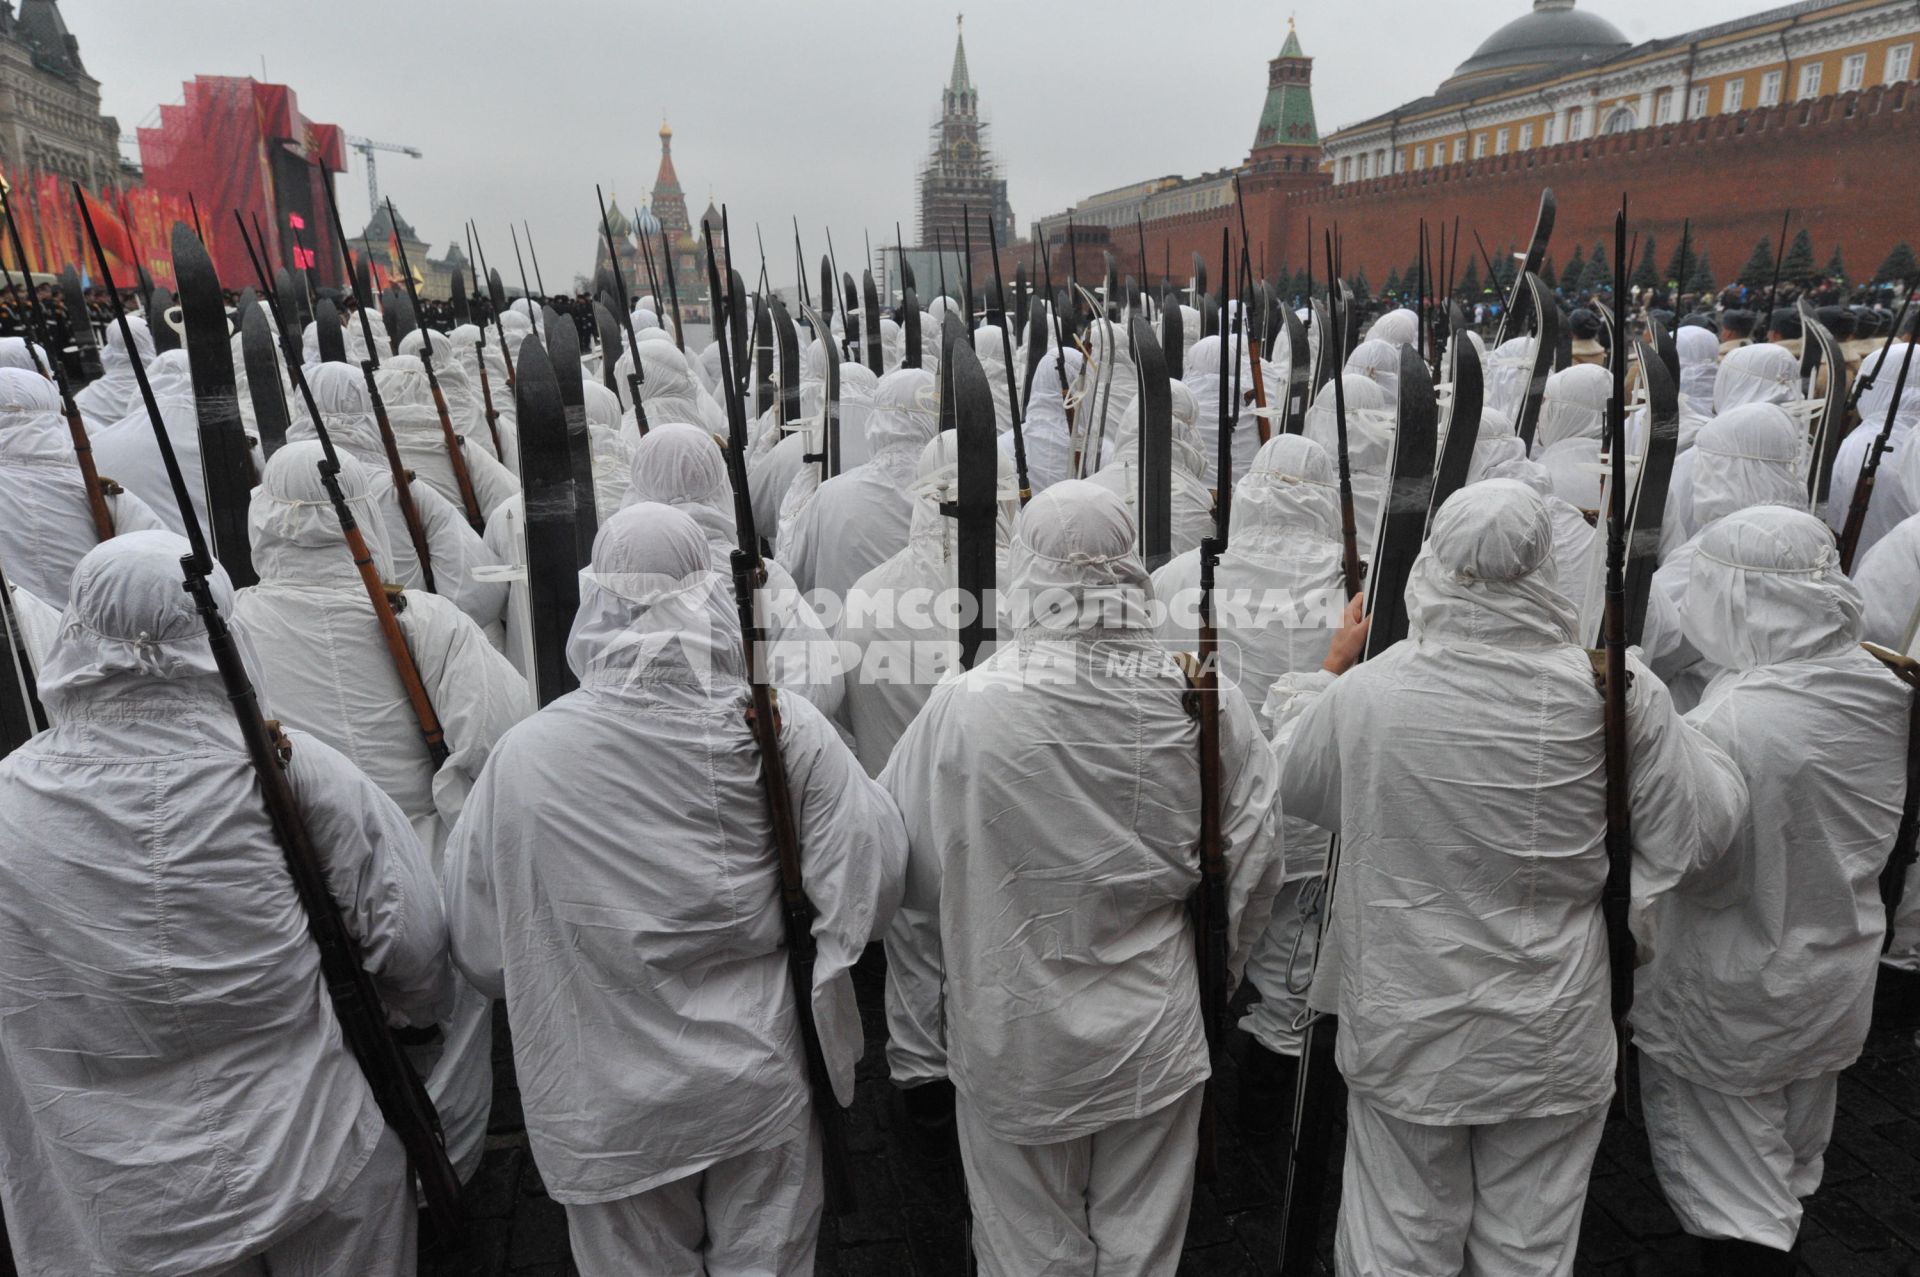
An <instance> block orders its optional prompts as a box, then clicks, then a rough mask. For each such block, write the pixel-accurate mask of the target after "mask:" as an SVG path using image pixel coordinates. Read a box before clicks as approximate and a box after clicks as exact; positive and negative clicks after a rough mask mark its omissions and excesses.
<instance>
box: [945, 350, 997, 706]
mask: <svg viewBox="0 0 1920 1277" xmlns="http://www.w3.org/2000/svg"><path fill="white" fill-rule="evenodd" d="M941 327H942V331H945V330H946V329H947V328H950V327H952V325H950V324H945V325H942V326H941ZM949 364H951V366H952V376H951V380H950V381H949V383H948V384H949V386H950V389H951V398H952V403H953V417H954V423H955V424H954V431H955V436H956V438H955V444H956V446H957V448H958V456H959V478H958V482H957V484H956V488H957V498H956V500H955V501H954V503H953V508H952V510H951V511H950V513H951V514H952V515H953V516H954V518H955V519H956V521H957V522H958V525H959V526H958V529H957V533H958V535H957V536H956V538H955V540H956V541H957V543H958V549H957V552H956V563H955V566H956V568H957V569H958V582H959V586H960V592H961V593H962V594H965V595H966V596H967V597H968V598H970V599H971V600H972V615H971V618H970V619H969V620H968V621H967V623H966V624H964V625H962V626H961V627H960V665H961V667H962V668H964V669H972V668H973V667H974V664H975V663H976V662H977V661H978V660H979V659H980V649H981V647H982V646H983V645H984V644H985V643H986V641H987V636H988V635H989V634H990V633H991V632H992V629H993V622H994V606H995V603H994V590H995V583H996V579H995V571H994V565H995V553H994V546H995V540H996V538H995V524H996V522H997V519H996V516H997V514H998V506H999V489H1000V448H999V440H998V436H999V429H998V427H997V425H996V424H995V421H994V412H993V389H992V387H991V386H989V385H988V383H987V372H986V369H985V368H983V367H982V366H981V364H980V359H979V356H977V355H975V354H974V352H973V343H972V342H970V341H967V340H965V339H964V338H962V337H956V338H955V339H954V342H953V345H952V347H951V348H950V350H949V354H948V356H947V358H946V359H944V360H943V361H942V363H941V367H942V369H943V370H944V369H945V368H946V367H947V366H948V365H949Z"/></svg>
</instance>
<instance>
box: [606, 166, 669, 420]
mask: <svg viewBox="0 0 1920 1277" xmlns="http://www.w3.org/2000/svg"><path fill="white" fill-rule="evenodd" d="M593 194H594V198H595V199H597V200H599V201H600V229H601V230H602V231H603V232H605V234H606V237H607V255H608V257H609V258H611V259H612V260H613V263H614V269H613V286H614V288H615V289H616V290H618V296H619V302H620V323H621V324H622V326H624V328H625V329H626V334H627V349H628V350H629V351H630V352H632V355H633V369H632V371H630V372H629V373H628V374H627V395H628V397H629V398H631V399H632V400H633V424H634V426H635V427H636V428H637V429H638V430H639V431H640V433H641V434H642V435H645V434H646V433H647V424H648V423H647V409H646V405H645V404H643V403H642V402H641V400H640V387H641V386H642V385H643V384H645V382H646V379H647V378H646V374H645V373H644V372H643V371H642V370H641V367H640V342H639V341H638V339H636V338H635V337H634V335H633V305H632V303H631V302H630V301H629V300H628V298H627V281H626V278H625V272H624V271H622V270H621V269H620V259H619V258H618V257H615V256H614V247H613V223H612V222H611V221H609V220H608V219H607V200H606V197H605V196H604V195H602V194H600V187H599V186H598V185H597V184H596V185H595V186H594V188H593ZM662 233H663V234H664V232H662ZM640 242H641V243H643V244H644V243H645V242H646V237H645V236H644V235H643V236H641V240H640ZM674 310H675V319H674V327H675V328H678V327H679V323H680V321H679V318H678V312H679V305H678V303H676V304H675V307H674ZM601 345H602V346H603V347H604V346H605V345H606V339H605V338H602V339H601ZM614 363H615V360H614V359H612V358H611V357H609V356H608V355H606V354H605V353H604V351H603V353H602V354H601V357H600V366H601V369H602V371H603V372H605V374H606V378H607V389H608V390H612V391H613V392H614V393H615V394H616V395H617V394H619V393H620V392H619V390H618V389H617V388H616V387H615V386H614V383H613V377H614Z"/></svg>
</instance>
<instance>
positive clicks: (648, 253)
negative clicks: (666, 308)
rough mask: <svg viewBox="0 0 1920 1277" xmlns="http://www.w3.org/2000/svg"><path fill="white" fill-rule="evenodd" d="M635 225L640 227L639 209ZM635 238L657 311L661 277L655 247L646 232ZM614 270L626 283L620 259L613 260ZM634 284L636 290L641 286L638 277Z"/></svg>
mask: <svg viewBox="0 0 1920 1277" xmlns="http://www.w3.org/2000/svg"><path fill="white" fill-rule="evenodd" d="M654 220H655V221H658V220H659V219H658V218H655V219H654ZM633 224H634V225H635V226H636V227H638V226H639V225H640V210H639V209H638V208H635V209H634V210H633ZM634 238H635V239H636V240H638V241H639V243H640V261H641V264H642V265H644V266H645V267H646V268H647V291H648V292H649V293H651V294H652V295H653V306H654V309H655V310H658V309H659V308H660V275H659V271H658V269H657V268H656V267H655V266H654V264H653V245H651V244H649V243H648V242H647V233H646V232H645V231H641V232H640V233H639V234H638V235H635V236H634ZM612 269H613V273H614V275H615V276H616V277H618V278H620V279H621V281H622V282H623V283H624V282H625V277H626V272H625V271H623V270H621V269H620V259H619V258H617V257H616V258H615V259H614V260H613V264H612ZM633 283H634V287H636V288H638V287H639V286H640V281H639V279H638V278H637V277H636V278H635V279H634V281H633Z"/></svg>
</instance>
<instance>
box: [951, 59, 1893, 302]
mask: <svg viewBox="0 0 1920 1277" xmlns="http://www.w3.org/2000/svg"><path fill="white" fill-rule="evenodd" d="M1242 181H1243V190H1242V193H1243V197H1244V199H1245V203H1246V215H1247V230H1248V233H1249V236H1250V238H1251V239H1252V241H1253V245H1254V249H1253V256H1254V260H1255V265H1256V266H1258V265H1259V261H1260V258H1261V255H1262V249H1264V250H1265V259H1266V271H1267V273H1268V274H1269V275H1271V274H1273V273H1274V272H1276V271H1278V270H1279V269H1280V268H1281V267H1282V266H1285V267H1286V268H1287V269H1289V270H1294V271H1297V270H1299V269H1301V268H1302V267H1303V266H1305V265H1306V262H1307V256H1306V254H1307V239H1308V229H1309V224H1311V228H1312V236H1313V240H1314V244H1313V253H1314V258H1313V262H1314V278H1315V279H1316V280H1324V279H1325V278H1326V265H1325V261H1324V251H1323V247H1322V244H1323V240H1322V234H1323V231H1324V230H1325V229H1326V228H1327V227H1329V226H1333V225H1336V224H1337V225H1338V226H1339V228H1340V232H1341V237H1342V241H1343V248H1342V252H1343V254H1344V258H1345V267H1346V270H1347V272H1348V274H1349V275H1351V274H1352V273H1353V272H1355V271H1357V270H1365V271H1366V273H1367V278H1368V279H1369V280H1371V281H1372V282H1373V284H1374V286H1375V287H1376V288H1377V287H1379V286H1380V285H1381V284H1382V283H1384V282H1385V280H1386V278H1387V274H1388V273H1389V272H1390V271H1398V270H1402V269H1404V268H1405V267H1406V266H1407V265H1408V263H1410V262H1411V261H1412V260H1413V258H1414V254H1415V249H1416V243H1415V241H1416V240H1417V238H1418V228H1419V221H1420V219H1421V218H1422V217H1425V218H1427V219H1428V220H1429V221H1430V222H1445V223H1446V224H1447V226H1448V227H1449V228H1451V226H1452V223H1453V219H1454V218H1455V217H1456V216H1457V217H1459V218H1460V227H1461V230H1460V238H1461V255H1462V260H1461V263H1460V267H1461V271H1462V272H1464V271H1465V268H1466V258H1467V257H1468V256H1469V255H1475V256H1477V252H1476V250H1475V249H1474V247H1473V232H1474V231H1475V230H1478V231H1479V232H1480V234H1481V236H1482V237H1483V238H1484V239H1485V240H1486V243H1487V248H1488V250H1489V251H1490V252H1493V253H1502V252H1505V251H1506V249H1507V248H1508V246H1509V245H1512V246H1514V247H1518V248H1524V247H1525V241H1526V237H1527V235H1528V234H1529V232H1530V231H1531V230H1532V228H1533V218H1534V212H1535V210H1536V208H1537V207H1538V205H1539V201H1540V189H1541V188H1542V187H1543V186H1551V187H1552V188H1553V191H1554V196H1555V198H1556V199H1557V200H1558V202H1559V208H1560V211H1559V218H1558V222H1557V224H1556V226H1555V228H1554V233H1553V244H1552V248H1551V250H1550V252H1551V256H1552V258H1553V261H1554V263H1555V264H1556V266H1564V265H1565V264H1566V262H1567V261H1568V259H1569V258H1571V257H1572V255H1573V251H1574V248H1575V247H1576V246H1577V247H1579V249H1580V250H1581V253H1582V255H1583V256H1584V255H1585V254H1587V253H1590V252H1592V250H1593V246H1594V245H1595V244H1597V243H1605V244H1606V245H1607V252H1608V255H1609V256H1611V255H1612V252H1613V248H1612V243H1613V215H1614V212H1615V210H1616V209H1618V208H1619V204H1620V196H1621V194H1622V193H1623V192H1624V193H1625V194H1626V195H1627V197H1628V202H1629V226H1630V231H1632V232H1637V233H1638V234H1639V236H1640V237H1641V239H1642V241H1644V240H1645V238H1646V237H1647V236H1649V235H1651V236H1653V237H1654V239H1655V240H1656V241H1657V245H1656V249H1655V254H1656V256H1657V258H1658V262H1657V265H1658V266H1659V267H1660V268H1661V269H1664V268H1665V267H1666V265H1667V262H1668V261H1669V260H1671V259H1672V257H1673V254H1674V252H1675V250H1677V249H1678V248H1679V246H1680V229H1681V223H1682V221H1683V220H1684V219H1687V218H1691V219H1692V221H1693V231H1692V236H1693V238H1692V242H1693V244H1694V246H1695V247H1696V248H1703V249H1705V250H1706V252H1707V253H1708V254H1709V256H1710V260H1711V263H1712V268H1713V275H1714V278H1715V279H1716V280H1717V281H1718V282H1719V283H1720V284H1721V286H1723V287H1724V286H1725V285H1726V284H1728V283H1730V282H1731V281H1732V280H1733V278H1734V277H1735V276H1736V275H1737V274H1739V272H1740V268H1741V267H1742V266H1744V265H1745V264H1746V261H1747V258H1748V257H1749V256H1751V255H1752V253H1753V247H1754V245H1755V244H1756V243H1758V242H1759V241H1760V240H1762V239H1768V240H1772V239H1774V238H1775V237H1777V236H1778V235H1779V234H1780V218H1781V215H1782V214H1783V213H1784V212H1786V211H1787V210H1789V209H1791V210H1792V212H1793V231H1794V232H1795V233H1797V232H1798V231H1799V229H1800V228H1801V227H1805V228H1806V229H1807V230H1808V231H1809V232H1810V233H1811V235H1812V236H1813V248H1814V256H1815V262H1816V264H1817V265H1822V266H1824V265H1825V264H1826V261H1827V259H1828V258H1829V257H1830V256H1831V255H1832V253H1833V249H1834V247H1835V245H1836V244H1838V245H1839V246H1840V247H1841V248H1842V249H1843V250H1844V252H1845V256H1846V262H1847V268H1848V271H1849V274H1850V275H1851V276H1852V277H1853V279H1854V280H1855V281H1856V282H1858V281H1861V280H1864V279H1867V278H1869V277H1871V275H1872V273H1873V271H1874V269H1875V268H1876V267H1878V266H1879V264H1880V261H1881V259H1882V258H1884V257H1885V256H1886V254H1887V251H1888V250H1889V249H1891V248H1892V247H1893V246H1894V245H1895V244H1897V243H1899V242H1901V241H1903V240H1904V241H1906V242H1909V243H1914V244H1916V246H1920V84H1912V83H1908V84H1899V85H1894V86H1892V87H1891V88H1882V87H1875V88H1872V89H1868V90H1865V91H1864V92H1861V93H1849V94H1843V95H1840V96H1836V97H1826V98H1821V99H1819V100H1817V101H1814V102H1797V103H1792V104H1789V105H1787V106H1783V107H1769V108H1764V109H1760V110H1754V111H1748V112H1744V113H1742V114H1737V115H1720V116H1713V117H1711V118H1708V119H1704V120H1694V121H1689V122H1686V123H1683V124H1675V125H1664V126H1660V127H1656V128H1650V129H1641V130H1639V131H1637V132H1633V133H1623V134H1617V135H1615V136H1612V137H1604V138H1590V139H1588V140H1586V141H1582V142H1568V143H1562V144H1561V145H1559V146H1552V147H1544V148H1541V149H1538V150H1533V151H1526V152H1521V153H1516V154H1512V155H1503V156H1489V157H1487V158H1485V159H1481V160H1475V161H1470V162H1466V163H1461V164H1453V165H1448V166H1446V167H1444V168H1437V169H1427V170H1425V171H1423V172H1419V173H1401V174H1398V175H1396V176H1393V177H1389V178H1377V179H1374V180H1372V181H1367V182H1352V183H1348V184H1346V185H1344V186H1333V185H1331V184H1330V179H1328V178H1327V177H1326V175H1323V174H1299V173H1285V174H1266V173H1261V172H1259V171H1257V170H1256V171H1253V172H1251V173H1249V174H1248V176H1246V177H1245V178H1243V179H1242ZM1222 227H1227V228H1228V229H1230V230H1231V232H1232V237H1233V249H1232V253H1233V255H1234V257H1235V258H1236V259H1237V258H1238V256H1239V252H1240V229H1239V223H1238V214H1237V213H1236V211H1235V210H1234V209H1232V208H1231V207H1229V208H1227V209H1224V210H1209V211H1207V212H1201V213H1191V214H1187V215H1184V216H1181V217H1175V218H1166V219H1163V220H1161V221H1157V222H1149V223H1147V225H1146V228H1145V231H1146V241H1147V262H1148V265H1149V272H1148V280H1149V282H1150V283H1152V284H1158V282H1159V278H1160V275H1161V273H1162V271H1163V269H1164V263H1165V261H1166V252H1167V249H1168V248H1169V247H1170V248H1171V249H1172V252H1173V275H1174V278H1175V280H1176V281H1178V282H1181V283H1184V282H1185V280H1186V278H1187V276H1188V273H1189V272H1190V270H1191V263H1192V255H1193V253H1194V252H1195V250H1198V251H1200V252H1202V253H1204V254H1205V255H1206V260H1207V272H1208V277H1209V283H1210V284H1213V285H1216V286H1217V284H1218V281H1219V271H1220V231H1221V228H1222ZM1138 244H1139V239H1138V237H1137V236H1136V235H1135V233H1133V232H1132V231H1130V230H1122V231H1119V232H1116V233H1115V234H1114V236H1113V244H1112V247H1111V251H1112V252H1113V255H1114V259H1115V261H1116V262H1117V263H1118V268H1119V271H1120V273H1121V274H1122V275H1126V274H1130V273H1131V274H1138V272H1139V260H1140V251H1139V248H1138ZM1065 257H1066V254H1065V253H1064V251H1063V247H1062V246H1058V245H1056V246H1055V252H1054V274H1055V280H1056V282H1057V283H1058V282H1062V281H1064V280H1065V278H1066V266H1065V264H1064V263H1065ZM1021 260H1031V261H1032V262H1033V263H1034V266H1033V267H1032V268H1030V269H1032V271H1033V277H1034V278H1035V280H1036V281H1037V280H1038V278H1039V272H1038V261H1039V257H1038V253H1037V251H1036V250H1032V249H1031V248H1030V246H1028V245H1026V244H1018V245H1014V246H1011V247H1009V248H1004V249H1002V261H1003V264H1004V269H1005V270H1006V272H1007V278H1008V280H1009V285H1010V286H1011V281H1012V278H1013V266H1014V263H1015V262H1017V261H1021ZM991 270H992V259H991V257H990V255H989V254H988V253H986V252H985V251H981V252H979V253H978V254H977V263H976V266H975V271H974V278H975V280H976V286H984V285H983V284H981V283H980V281H985V280H987V279H989V278H990V277H991ZM1480 273H1481V275H1482V276H1484V275H1485V267H1484V266H1482V268H1481V271H1480ZM1099 276H1100V254H1099V252H1098V250H1097V249H1096V250H1094V251H1091V252H1089V251H1087V250H1086V249H1085V247H1084V246H1083V249H1082V251H1081V253H1080V277H1081V282H1082V283H1084V284H1086V285H1087V286H1088V287H1089V288H1092V287H1095V286H1096V285H1097V284H1098V282H1099Z"/></svg>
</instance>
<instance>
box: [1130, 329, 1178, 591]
mask: <svg viewBox="0 0 1920 1277" xmlns="http://www.w3.org/2000/svg"><path fill="white" fill-rule="evenodd" d="M1133 357H1134V366H1135V368H1137V369H1138V370H1139V396H1138V399H1137V401H1136V402H1137V403H1138V405H1139V414H1140V416H1139V421H1138V423H1137V426H1138V429H1139V440H1138V444H1139V446H1138V473H1139V494H1138V502H1139V504H1138V505H1137V506H1136V507H1135V508H1136V509H1137V510H1138V512H1139V519H1140V557H1141V558H1142V559H1143V560H1144V561H1145V562H1146V565H1147V571H1149V572H1151V571H1153V570H1155V569H1156V568H1158V567H1159V566H1160V565H1161V564H1163V563H1165V562H1166V561H1167V560H1168V559H1170V558H1172V557H1173V387H1172V385H1171V383H1170V381H1169V379H1168V377H1167V361H1166V359H1165V358H1164V357H1163V356H1162V355H1161V353H1160V343H1159V342H1158V341H1157V340H1155V338H1154V335H1153V325H1152V324H1149V323H1148V322H1147V321H1146V320H1145V319H1144V318H1141V317H1138V316H1136V317H1135V318H1134V321H1133Z"/></svg>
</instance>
